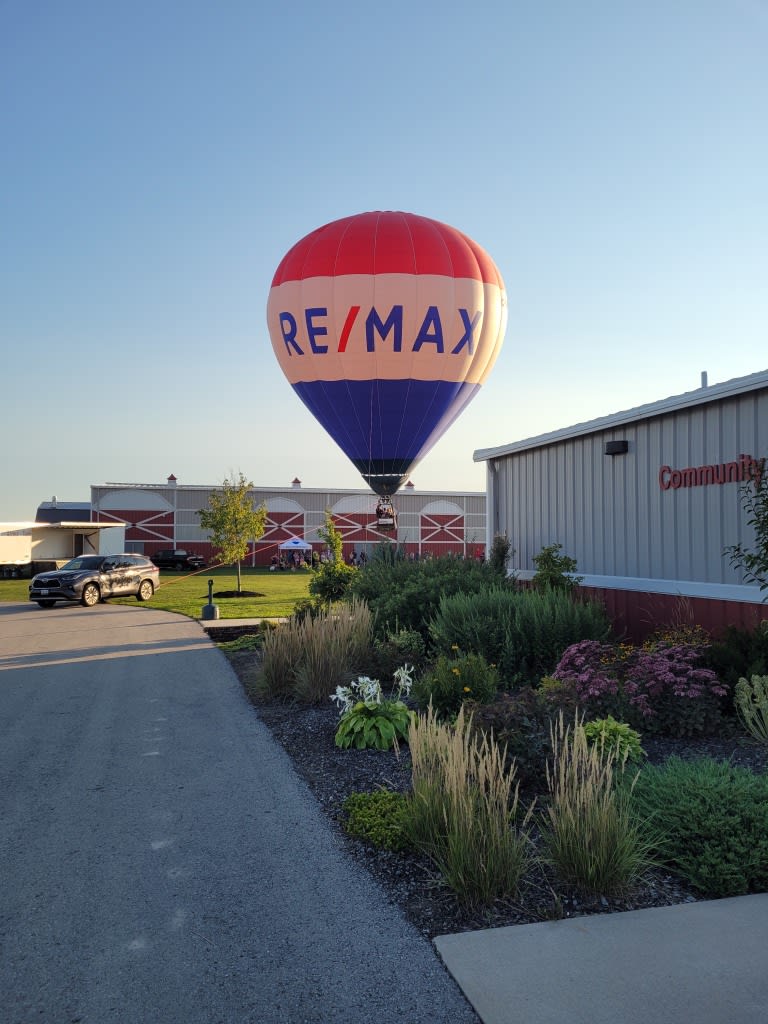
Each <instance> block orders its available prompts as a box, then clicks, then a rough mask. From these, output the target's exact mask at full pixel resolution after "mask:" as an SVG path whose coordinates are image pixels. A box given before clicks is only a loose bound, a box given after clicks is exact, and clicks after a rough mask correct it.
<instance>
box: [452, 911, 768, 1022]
mask: <svg viewBox="0 0 768 1024" xmlns="http://www.w3.org/2000/svg"><path fill="white" fill-rule="evenodd" d="M435 946H436V947H437V950H438V952H439V953H440V955H441V957H442V958H443V961H444V962H445V965H446V966H447V968H448V970H449V971H450V972H451V974H452V975H453V976H454V978H455V979H456V981H457V982H458V984H459V985H460V987H461V989H462V991H463V992H464V994H465V995H466V997H467V999H468V1000H469V1002H470V1003H471V1004H472V1006H473V1007H474V1008H475V1010H476V1012H477V1014H478V1015H479V1017H480V1018H481V1020H482V1021H483V1022H484V1024H513V1022H514V1024H518V1022H519V1024H563V1022H565V1021H567V1022H568V1024H617V1022H618V1024H691V1022H695V1024H765V1022H766V1021H767V1020H768V893H762V894H760V895H757V896H742V897H738V898H736V899H725V900H713V901H708V902H702V903H687V904H684V905H681V906H674V907H663V908H657V909H653V910H636V911H631V912H629V913H625V914H604V915H597V916H592V917H581V918H573V919H570V920H566V921H548V922H544V923H542V924H530V925H518V926H515V927H511V928H494V929H489V930H488V931H478V932H467V933H464V934H460V935H443V936H440V937H439V938H437V939H435Z"/></svg>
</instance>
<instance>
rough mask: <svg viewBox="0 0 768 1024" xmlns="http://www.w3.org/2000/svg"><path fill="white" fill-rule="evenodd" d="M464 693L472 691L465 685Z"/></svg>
mask: <svg viewBox="0 0 768 1024" xmlns="http://www.w3.org/2000/svg"><path fill="white" fill-rule="evenodd" d="M464 693H472V690H471V689H470V688H469V687H468V686H465V687H464Z"/></svg>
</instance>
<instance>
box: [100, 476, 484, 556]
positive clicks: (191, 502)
mask: <svg viewBox="0 0 768 1024" xmlns="http://www.w3.org/2000/svg"><path fill="white" fill-rule="evenodd" d="M215 490H217V487H215V486H213V485H196V484H195V485H191V484H180V483H179V482H178V480H177V479H176V477H175V476H174V475H171V476H170V477H169V478H168V480H167V481H166V483H164V484H141V483H106V484H99V485H92V486H91V507H92V510H93V518H94V520H95V521H97V522H109V521H112V520H114V521H117V522H120V523H126V524H127V525H126V534H125V540H126V548H127V550H128V551H133V552H138V553H141V554H146V555H149V556H150V557H151V556H152V555H153V554H154V553H155V552H156V551H158V550H160V549H162V548H183V549H185V550H187V551H194V552H195V553H197V554H202V555H203V556H204V557H205V558H206V560H207V561H209V562H210V561H211V560H212V559H213V558H214V552H213V550H212V548H211V544H210V541H209V539H208V533H207V531H205V530H203V529H201V527H200V520H199V517H198V515H197V513H198V511H199V510H200V509H203V508H207V507H208V504H209V501H210V497H211V494H212V493H213V492H214V491H215ZM249 496H250V498H251V500H252V502H253V504H254V505H261V504H262V502H263V503H264V504H265V505H266V507H267V527H266V530H265V532H264V535H263V536H262V537H260V538H259V539H258V540H255V541H254V542H253V543H252V544H251V545H250V550H249V555H248V558H247V559H246V563H247V564H250V565H268V564H269V563H270V561H271V559H272V557H273V555H275V554H278V553H279V551H280V545H281V544H283V543H284V542H285V541H287V540H289V539H290V538H291V537H298V538H299V539H300V540H303V541H306V542H308V543H309V544H311V545H312V548H313V550H316V551H318V552H320V551H322V549H323V547H324V545H323V542H322V540H321V539H320V537H319V535H318V533H317V531H318V529H319V528H321V527H322V526H324V524H325V513H326V510H327V509H330V511H331V512H332V514H333V519H334V523H335V525H336V528H337V529H338V530H339V532H340V533H341V534H342V537H343V541H344V545H343V546H344V556H345V558H347V559H348V558H350V556H351V555H352V554H353V553H354V554H355V555H356V556H359V555H361V554H362V553H363V552H365V554H366V555H370V553H371V550H372V549H373V548H374V547H375V546H376V545H377V544H380V543H381V542H382V541H396V542H397V543H398V544H399V546H400V547H401V549H402V550H404V551H405V552H406V553H407V554H409V555H413V556H414V557H424V556H427V555H432V556H439V555H445V554H452V555H456V556H460V557H463V558H479V557H483V556H484V553H485V537H486V522H485V501H486V497H485V494H484V493H483V492H482V491H479V492H478V491H466V492H465V491H461V492H447V491H446V492H440V491H419V490H417V489H416V488H415V487H414V486H413V484H411V483H410V482H409V483H408V484H406V486H405V487H404V488H403V489H402V490H401V491H400V492H399V493H398V494H397V496H396V498H395V505H396V508H397V530H396V532H395V533H390V532H388V531H387V532H385V531H382V530H381V529H380V528H379V526H378V523H377V516H376V502H377V498H376V495H375V494H373V492H372V491H369V490H367V489H366V490H342V489H336V490H334V489H321V488H308V487H302V486H301V481H300V480H298V479H295V480H294V481H293V483H292V485H291V486H290V487H261V486H258V487H254V488H252V490H251V491H250V492H249Z"/></svg>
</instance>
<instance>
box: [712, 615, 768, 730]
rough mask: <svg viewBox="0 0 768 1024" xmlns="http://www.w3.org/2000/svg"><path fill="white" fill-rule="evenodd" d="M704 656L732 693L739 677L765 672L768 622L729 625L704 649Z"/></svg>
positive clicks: (748, 677) (766, 670)
mask: <svg viewBox="0 0 768 1024" xmlns="http://www.w3.org/2000/svg"><path fill="white" fill-rule="evenodd" d="M704 657H705V659H706V665H707V666H708V667H709V668H711V669H712V670H713V671H714V672H715V674H716V675H717V677H718V678H719V679H720V681H721V682H722V683H724V684H725V685H726V686H727V687H728V689H729V690H730V692H731V693H733V691H734V690H735V688H736V684H737V683H738V681H739V679H741V678H744V679H751V678H752V676H765V675H768V621H766V622H762V623H761V624H760V625H759V626H758V627H757V629H738V628H737V627H736V626H729V627H728V628H727V629H726V630H725V631H724V632H723V634H722V635H721V636H720V637H719V638H718V639H716V640H714V641H713V642H712V644H711V645H710V646H709V647H708V648H707V650H706V652H705V655H704ZM729 710H730V708H729Z"/></svg>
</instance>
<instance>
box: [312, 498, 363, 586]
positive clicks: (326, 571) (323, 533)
mask: <svg viewBox="0 0 768 1024" xmlns="http://www.w3.org/2000/svg"><path fill="white" fill-rule="evenodd" d="M317 533H318V536H319V537H320V539H321V540H324V541H325V543H326V545H327V547H328V548H329V550H330V552H331V560H330V561H329V562H322V563H321V564H320V565H318V566H316V567H315V569H314V571H313V573H312V579H311V580H310V582H309V592H310V594H311V595H312V596H313V597H314V598H315V600H316V601H318V602H319V603H321V604H325V605H330V604H333V602H334V601H340V600H341V599H342V598H343V597H344V595H345V594H346V592H347V589H348V587H349V584H350V583H351V581H352V580H353V579H354V577H355V576H356V575H357V572H358V570H357V569H356V568H355V567H354V566H352V565H347V564H346V562H345V561H344V551H343V547H342V542H343V539H344V538H343V537H342V535H341V532H340V531H339V530H338V529H337V528H336V524H335V523H334V521H333V514H332V513H331V510H330V509H326V510H325V526H321V527H320V529H319V530H318V531H317Z"/></svg>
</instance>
